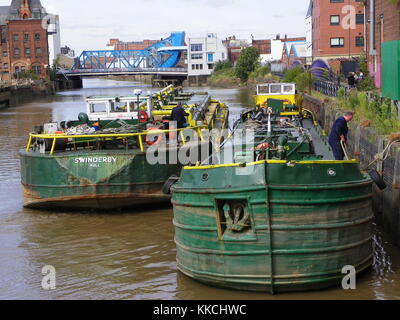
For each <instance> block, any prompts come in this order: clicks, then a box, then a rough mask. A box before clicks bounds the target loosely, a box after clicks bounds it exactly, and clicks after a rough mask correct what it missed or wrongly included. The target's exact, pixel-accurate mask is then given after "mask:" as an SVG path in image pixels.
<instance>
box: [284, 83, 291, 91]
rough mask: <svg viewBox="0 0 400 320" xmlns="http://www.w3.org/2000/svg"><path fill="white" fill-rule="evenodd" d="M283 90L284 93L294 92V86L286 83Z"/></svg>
mask: <svg viewBox="0 0 400 320" xmlns="http://www.w3.org/2000/svg"><path fill="white" fill-rule="evenodd" d="M283 92H284V93H293V86H292V85H291V84H290V85H284V86H283Z"/></svg>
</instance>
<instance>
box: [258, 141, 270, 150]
mask: <svg viewBox="0 0 400 320" xmlns="http://www.w3.org/2000/svg"><path fill="white" fill-rule="evenodd" d="M268 148H269V143H268V142H264V143H260V144H259V145H258V146H257V147H256V150H257V151H263V150H265V149H268Z"/></svg>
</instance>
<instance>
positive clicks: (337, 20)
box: [331, 16, 340, 26]
mask: <svg viewBox="0 0 400 320" xmlns="http://www.w3.org/2000/svg"><path fill="white" fill-rule="evenodd" d="M339 24H340V16H331V26H338V25H339Z"/></svg>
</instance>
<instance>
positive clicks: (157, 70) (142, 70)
mask: <svg viewBox="0 0 400 320" xmlns="http://www.w3.org/2000/svg"><path fill="white" fill-rule="evenodd" d="M118 72H136V73H145V72H151V73H164V72H165V73H167V72H168V73H171V72H179V73H187V72H188V70H187V69H185V68H111V69H71V70H68V72H67V73H70V74H71V73H80V74H81V73H118Z"/></svg>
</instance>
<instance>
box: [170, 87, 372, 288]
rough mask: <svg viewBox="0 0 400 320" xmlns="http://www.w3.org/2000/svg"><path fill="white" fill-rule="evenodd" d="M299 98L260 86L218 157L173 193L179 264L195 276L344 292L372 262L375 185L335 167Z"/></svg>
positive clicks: (349, 167) (228, 284)
mask: <svg viewBox="0 0 400 320" xmlns="http://www.w3.org/2000/svg"><path fill="white" fill-rule="evenodd" d="M275 97H278V98H277V99H275ZM296 101H301V97H299V96H297V95H296V94H295V86H294V85H292V84H267V85H263V86H262V87H259V88H258V94H257V96H256V102H257V104H258V106H257V108H256V110H251V111H248V112H245V113H244V114H243V115H242V116H241V118H240V119H239V120H238V121H237V123H236V124H235V128H234V134H233V136H232V137H231V138H230V139H228V140H227V141H225V143H224V145H223V147H222V148H221V149H220V152H219V153H216V154H215V155H214V156H213V157H210V158H209V159H207V160H206V161H204V162H203V163H202V164H200V165H199V164H198V165H195V166H186V167H185V168H184V169H183V171H182V173H181V175H180V179H179V181H178V182H176V183H175V184H174V185H173V186H172V188H171V191H172V194H173V197H172V203H173V207H174V226H175V242H176V248H177V266H178V269H179V270H180V271H181V272H183V273H184V274H186V275H187V276H189V277H191V278H193V279H195V280H198V281H201V282H204V283H206V284H209V285H213V286H218V287H225V288H232V289H238V290H249V291H263V292H271V293H277V292H287V291H303V290H314V289H321V288H325V287H329V286H339V285H340V284H341V281H342V279H343V277H344V276H345V274H343V273H342V269H343V268H344V267H345V266H353V267H354V268H355V270H356V272H357V273H361V272H362V271H364V270H367V269H368V268H369V267H370V266H371V265H372V260H373V249H372V222H373V212H372V205H371V201H372V183H373V182H372V180H371V178H370V176H369V175H367V174H365V173H363V172H362V171H361V170H360V167H359V163H358V162H357V161H356V160H344V161H335V160H333V159H334V158H333V155H332V152H331V150H330V148H329V146H328V143H327V137H326V136H325V134H324V132H323V130H321V128H320V127H319V126H318V124H317V123H316V122H315V121H314V120H313V118H312V115H311V114H310V113H309V112H308V111H307V110H303V109H302V107H301V104H300V105H296V104H295V102H296ZM248 131H250V137H251V138H250V139H247V140H246V139H245V136H246V134H249V132H248ZM245 140H246V143H244V142H243V141H245Z"/></svg>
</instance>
